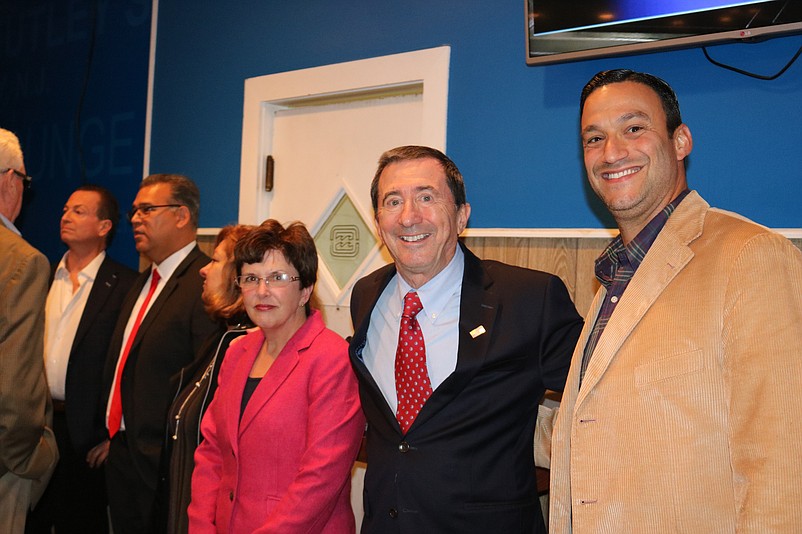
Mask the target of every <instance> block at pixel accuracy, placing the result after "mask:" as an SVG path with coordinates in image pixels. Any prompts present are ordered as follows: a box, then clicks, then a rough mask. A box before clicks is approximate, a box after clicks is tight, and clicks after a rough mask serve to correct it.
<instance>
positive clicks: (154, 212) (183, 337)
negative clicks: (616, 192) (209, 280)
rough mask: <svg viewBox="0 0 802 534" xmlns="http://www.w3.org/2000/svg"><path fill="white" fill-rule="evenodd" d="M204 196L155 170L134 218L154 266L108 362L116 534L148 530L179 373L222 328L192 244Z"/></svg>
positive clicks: (109, 475)
mask: <svg viewBox="0 0 802 534" xmlns="http://www.w3.org/2000/svg"><path fill="white" fill-rule="evenodd" d="M199 210H200V193H199V192H198V188H197V186H196V185H195V184H194V183H193V182H192V181H191V180H190V179H189V178H187V177H185V176H181V175H176V174H154V175H151V176H148V177H147V178H145V179H144V180H143V181H142V183H141V185H140V188H139V192H138V193H137V196H136V199H135V200H134V204H133V206H132V208H131V211H130V212H129V218H130V220H131V225H132V227H133V231H134V241H135V243H136V249H137V251H139V253H140V254H142V255H143V256H144V257H146V258H147V259H149V260H150V261H151V262H153V264H152V265H151V267H150V268H148V269H147V270H146V271H145V272H143V273H142V274H141V275H140V276H139V278H138V279H137V281H136V282H135V283H134V286H133V287H132V288H131V291H130V292H129V293H128V296H127V297H126V299H125V302H124V303H123V307H122V312H121V313H120V319H119V321H118V322H117V327H116V329H115V331H114V335H113V336H112V340H111V345H110V348H109V359H108V365H107V367H106V373H105V377H106V386H107V387H106V390H105V391H106V393H107V394H108V402H107V404H106V425H107V428H108V430H109V435H110V436H111V447H110V450H109V457H108V463H107V465H106V485H107V490H108V497H109V509H110V512H111V520H112V527H113V529H114V532H115V534H125V533H128V532H130V533H136V534H141V533H143V532H149V531H150V527H151V521H152V514H153V507H154V502H155V497H156V484H157V479H158V468H159V458H160V455H161V449H162V443H163V440H164V435H165V428H166V426H165V425H166V418H167V409H168V408H169V405H170V402H171V400H172V398H173V396H174V394H175V393H176V391H175V389H176V388H177V387H178V374H179V373H180V371H181V369H182V368H183V367H185V366H187V365H188V364H190V363H191V362H192V361H193V360H194V359H195V358H196V355H197V353H198V347H199V346H200V345H201V344H202V343H203V341H204V340H205V339H206V337H208V336H209V335H210V334H211V333H212V332H213V331H214V330H215V329H216V328H217V326H216V325H215V324H214V322H213V321H212V320H211V319H210V318H209V316H208V315H207V314H206V312H205V311H204V308H203V301H202V300H201V293H202V289H203V279H202V278H201V277H200V274H199V272H198V271H199V270H200V268H201V267H203V266H204V265H206V264H207V263H208V262H209V257H208V256H206V255H205V254H203V253H202V252H201V251H200V249H199V248H198V245H197V243H196V242H195V235H196V231H197V228H198V214H199Z"/></svg>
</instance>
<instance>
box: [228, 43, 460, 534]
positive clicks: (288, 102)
mask: <svg viewBox="0 0 802 534" xmlns="http://www.w3.org/2000/svg"><path fill="white" fill-rule="evenodd" d="M449 56H450V48H449V47H440V48H434V49H431V50H422V51H418V52H409V53H406V54H397V55H393V56H386V57H381V58H372V59H366V60H361V61H354V62H349V63H341V64H337V65H327V66H324V67H317V68H312V69H304V70H300V71H293V72H287V73H281V74H274V75H268V76H261V77H259V78H251V79H249V80H246V81H245V105H244V112H243V134H242V165H241V176H240V213H239V221H240V222H241V223H244V224H258V223H260V222H261V221H263V220H264V219H267V218H273V219H277V220H279V221H280V222H282V223H287V222H290V221H295V220H300V221H302V222H303V223H305V224H306V226H307V228H309V231H310V233H311V234H312V236H313V237H314V238H315V243H316V245H317V249H318V259H319V265H320V268H319V269H318V282H317V286H316V289H315V298H316V299H317V301H316V304H317V305H318V307H320V308H321V309H322V311H323V314H324V318H325V320H326V324H327V325H328V326H329V328H331V329H332V330H334V331H336V332H338V333H339V334H340V335H342V336H343V337H347V336H349V335H351V333H352V332H353V329H352V327H351V319H350V314H349V309H348V303H349V299H350V296H351V288H352V287H353V284H354V282H356V280H358V279H359V278H360V277H361V276H363V275H365V274H367V273H369V272H371V271H372V270H374V269H376V268H378V267H380V266H381V265H383V264H384V263H387V262H389V261H390V258H389V256H388V255H387V254H386V252H384V251H383V250H382V247H380V246H379V239H378V236H377V235H376V233H375V229H374V227H373V208H372V206H371V201H370V182H371V180H372V178H373V174H374V172H375V170H376V162H377V160H378V158H379V156H380V155H381V153H382V152H384V151H385V150H387V149H389V148H393V147H395V146H399V145H409V144H417V145H428V146H432V147H435V148H439V149H441V150H445V141H446V110H447V102H448V63H449ZM268 156H271V157H272V161H273V177H272V182H273V183H272V190H271V191H265V182H266V174H267V170H266V169H267V167H268V165H267V157H268ZM364 474H365V464H362V463H359V462H357V463H356V464H355V466H354V470H353V476H352V478H351V481H352V486H351V504H352V507H353V509H354V515H355V518H356V522H357V532H358V531H359V525H360V524H361V522H362V516H363V510H362V487H363V480H364Z"/></svg>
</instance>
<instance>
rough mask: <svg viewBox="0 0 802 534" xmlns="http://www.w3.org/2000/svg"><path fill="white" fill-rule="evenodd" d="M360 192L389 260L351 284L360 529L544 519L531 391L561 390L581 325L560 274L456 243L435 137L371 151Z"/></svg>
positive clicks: (507, 529) (459, 225)
mask: <svg viewBox="0 0 802 534" xmlns="http://www.w3.org/2000/svg"><path fill="white" fill-rule="evenodd" d="M371 197H372V201H373V208H374V213H375V223H376V227H377V229H378V232H379V235H380V236H381V239H382V241H383V243H384V245H385V246H386V247H387V249H388V251H389V252H390V255H391V256H392V257H393V260H394V262H395V263H394V264H392V265H388V266H386V267H383V268H381V269H379V270H378V271H376V272H374V273H372V274H370V275H368V276H366V277H365V278H363V279H362V280H360V281H359V282H357V284H356V285H355V286H354V290H353V293H352V298H351V316H352V319H353V324H354V328H355V333H354V336H353V339H352V340H351V350H350V352H351V363H352V365H353V367H354V370H355V372H356V374H357V376H358V378H359V382H360V397H361V400H362V407H363V409H364V411H365V415H366V417H367V420H368V430H367V471H366V474H365V489H364V507H365V516H364V520H363V523H362V532H363V534H394V533H399V534H401V533H403V534H407V533H409V534H412V533H414V534H418V533H420V532H426V533H451V532H459V533H461V534H465V533H477V534H479V533H483V534H484V533H487V532H504V533H505V534H511V533H526V534H531V533H533V532H545V526H544V522H543V517H542V514H541V511H540V504H539V501H538V496H537V490H536V477H535V464H534V459H533V447H532V440H533V436H534V428H535V421H536V417H537V411H538V403H539V401H540V400H541V398H542V397H543V394H544V392H545V390H546V389H552V390H558V391H561V390H562V388H563V386H564V384H565V379H566V376H567V373H568V367H569V364H570V360H571V354H572V352H573V349H574V346H575V344H576V340H577V338H578V336H579V332H580V330H581V328H582V319H581V318H580V317H579V315H578V314H577V312H576V309H575V308H574V305H573V303H572V302H571V299H570V298H569V295H568V292H567V290H566V288H565V285H564V284H563V283H562V281H561V280H560V279H559V278H557V277H556V276H553V275H550V274H547V273H543V272H539V271H532V270H529V269H523V268H519V267H513V266H510V265H506V264H503V263H499V262H496V261H485V260H480V259H479V258H477V257H476V256H475V255H474V254H472V253H471V251H470V250H468V249H467V248H466V247H465V246H463V245H461V244H459V243H458V236H459V234H460V233H461V232H462V231H463V230H464V229H465V226H466V225H467V222H468V217H469V216H470V205H469V204H468V203H467V202H466V198H465V185H464V183H463V180H462V175H461V174H460V172H459V170H458V169H457V167H456V165H454V163H453V162H452V161H451V160H450V159H449V158H448V157H447V156H445V154H443V153H442V152H440V151H438V150H435V149H432V148H428V147H417V146H408V147H399V148H396V149H393V150H390V151H388V152H386V153H385V154H383V155H382V157H381V158H380V160H379V167H378V170H377V171H376V175H375V177H374V179H373V183H372V185H371ZM418 300H419V301H420V304H421V305H422V310H421V311H420V312H418V313H417V314H415V313H414V312H415V310H416V309H417V307H418V306H417V301H418ZM421 338H422V339H423V343H422V346H421V343H420V339H421ZM416 340H417V343H418V345H417V346H416V345H415V343H416ZM409 347H413V348H412V349H410V348H409Z"/></svg>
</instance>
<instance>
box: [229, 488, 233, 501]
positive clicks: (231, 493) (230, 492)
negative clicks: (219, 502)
mask: <svg viewBox="0 0 802 534" xmlns="http://www.w3.org/2000/svg"><path fill="white" fill-rule="evenodd" d="M228 500H229V501H232V502H233V501H234V492H233V491H229V492H228Z"/></svg>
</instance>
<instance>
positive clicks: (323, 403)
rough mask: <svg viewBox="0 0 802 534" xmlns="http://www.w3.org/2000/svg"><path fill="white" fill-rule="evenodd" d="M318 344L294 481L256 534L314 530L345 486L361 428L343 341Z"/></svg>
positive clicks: (353, 381)
mask: <svg viewBox="0 0 802 534" xmlns="http://www.w3.org/2000/svg"><path fill="white" fill-rule="evenodd" d="M328 340H331V338H330V337H329V338H328ZM319 343H320V344H324V343H325V341H323V342H322V343H321V342H320V338H319V339H318V341H316V342H315V344H314V345H313V347H312V348H311V349H310V350H315V351H316V352H318V353H319V354H324V355H325V356H324V357H322V358H318V361H317V365H316V367H315V369H314V374H313V376H312V377H311V379H310V384H309V392H308V398H309V419H308V426H307V435H308V438H309V439H308V442H307V446H306V450H305V451H304V454H303V456H302V458H301V465H300V466H299V469H298V474H297V475H296V476H295V479H294V481H293V482H292V483H291V484H290V486H289V488H288V489H287V492H286V493H285V494H284V495H283V497H282V499H281V502H279V503H278V504H277V506H276V507H275V509H274V510H273V512H272V513H271V514H270V516H269V517H268V518H267V521H266V522H265V523H264V524H263V525H262V526H261V527H260V528H259V529H258V530H256V531H255V532H258V533H268V532H316V531H319V530H320V529H321V528H322V526H323V525H325V524H326V521H327V520H328V519H329V517H331V514H332V511H333V509H334V507H335V504H336V503H337V500H338V498H339V497H340V496H341V494H342V492H343V491H346V490H347V488H349V487H350V475H351V468H352V467H353V464H354V460H355V459H356V454H357V452H358V450H359V445H360V443H361V439H362V434H363V432H364V429H365V419H364V416H363V415H362V410H361V407H360V404H359V394H358V391H357V382H356V377H355V376H354V374H353V372H352V371H351V366H350V363H349V360H348V352H347V344H346V343H345V342H344V341H342V340H341V339H337V344H336V345H332V346H317V345H318V344H319Z"/></svg>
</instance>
